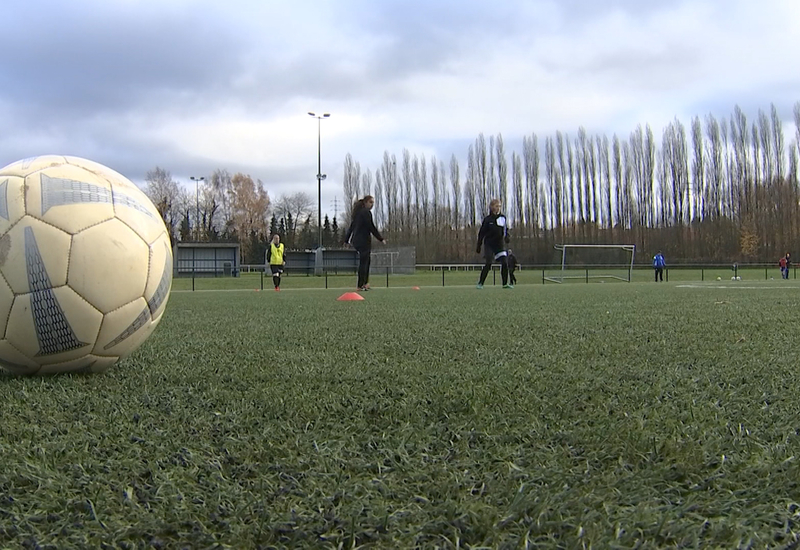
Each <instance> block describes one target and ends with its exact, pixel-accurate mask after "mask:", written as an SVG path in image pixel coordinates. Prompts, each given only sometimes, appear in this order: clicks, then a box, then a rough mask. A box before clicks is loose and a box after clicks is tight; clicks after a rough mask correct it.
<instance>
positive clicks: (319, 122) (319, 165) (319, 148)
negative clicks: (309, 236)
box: [308, 111, 331, 248]
mask: <svg viewBox="0 0 800 550" xmlns="http://www.w3.org/2000/svg"><path fill="white" fill-rule="evenodd" d="M308 114H309V116H313V117H314V118H316V119H317V206H318V214H319V221H318V222H317V224H318V225H319V227H318V229H319V236H318V237H317V239H318V240H317V248H322V180H324V179H325V178H326V177H328V176H326V175H325V174H323V173H322V119H323V118H328V117H329V116H331V114H330V113H323V114H322V115H321V116H319V115H317V114H316V113H312V112H311V111H309V112H308Z"/></svg>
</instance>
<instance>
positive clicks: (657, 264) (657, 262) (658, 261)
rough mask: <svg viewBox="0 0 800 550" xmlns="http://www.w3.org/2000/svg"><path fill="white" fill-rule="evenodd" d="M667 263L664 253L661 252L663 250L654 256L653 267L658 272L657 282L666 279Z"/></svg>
mask: <svg viewBox="0 0 800 550" xmlns="http://www.w3.org/2000/svg"><path fill="white" fill-rule="evenodd" d="M666 265H667V262H665V261H664V255H663V254H661V251H660V250H659V251H658V254H656V255H655V256H653V269H655V272H656V282H658V281H661V282H663V281H664V266H666Z"/></svg>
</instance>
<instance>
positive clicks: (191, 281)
mask: <svg viewBox="0 0 800 550" xmlns="http://www.w3.org/2000/svg"><path fill="white" fill-rule="evenodd" d="M629 267H630V265H629V264H605V265H584V266H572V268H571V269H569V277H565V278H564V284H576V283H577V284H581V283H584V284H589V283H598V282H601V283H603V282H609V283H611V282H614V281H619V280H620V279H621V278H622V277H621V276H620V274H621V273H624V274H625V276H626V278H627V274H628V269H629ZM482 268H483V264H464V263H442V264H417V265H416V270H415V271H414V273H413V274H400V273H397V272H396V271H393V269H392V267H391V266H387V267H384V268H381V270H382V272H381V270H377V271H376V270H373V271H372V286H381V287H384V286H385V287H394V286H397V287H400V286H428V287H431V286H463V285H474V284H475V283H476V282H477V281H478V271H480V269H482ZM240 270H241V274H240V277H238V278H228V279H227V281H226V280H225V279H223V278H220V279H217V280H215V279H210V280H209V279H208V278H207V277H203V276H202V275H201V274H198V276H197V277H193V276H189V277H184V278H180V279H176V280H175V281H173V285H174V288H176V289H178V290H197V289H200V290H202V289H208V290H213V289H242V290H245V289H253V290H263V289H264V288H265V287H270V286H271V274H270V270H269V266H266V265H263V264H261V265H259V264H249V265H247V264H245V265H241V266H240ZM614 270H618V271H617V273H616V274H615V273H614ZM355 273H356V266H352V267H350V266H344V267H343V266H333V267H330V268H327V267H326V268H325V269H323V270H322V271H321V273H319V275H317V276H314V275H315V269H314V268H313V267H312V266H297V267H296V268H294V269H287V270H285V272H284V274H283V277H284V280H285V283H286V287H289V288H292V287H293V288H350V287H354V286H355ZM559 274H563V272H562V269H561V265H560V264H544V265H542V264H534V265H524V266H520V267H519V268H518V269H517V272H516V277H517V281H518V284H525V285H531V284H540V285H541V284H552V279H553V277H554V276H556V277H557V276H558V275H559ZM788 276H789V277H788V278H790V279H795V280H796V279H797V268H796V267H794V266H792V267H791V268H790V270H789V273H788ZM780 278H781V272H780V270H779V268H778V266H777V265H773V264H763V263H753V264H733V265H731V264H676V265H671V266H667V267H665V269H664V282H668V281H673V282H703V281H705V282H713V281H722V280H727V281H730V280H731V279H734V280H745V281H757V280H762V281H764V280H770V279H780ZM195 279H196V280H195ZM265 279H266V281H267V282H266V283H265V282H264V281H265ZM567 279H568V280H567ZM653 280H654V270H653V268H652V267H649V266H646V265H640V266H635V267H634V269H633V270H632V271H631V277H630V279H629V281H630V282H639V283H643V282H648V281H650V282H652V281H653ZM500 283H501V277H500V267H499V266H498V265H496V264H495V265H493V266H492V270H491V272H490V273H489V275H488V277H487V280H486V284H487V285H490V286H491V285H499V284H500Z"/></svg>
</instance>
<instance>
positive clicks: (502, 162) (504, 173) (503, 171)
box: [494, 134, 513, 216]
mask: <svg viewBox="0 0 800 550" xmlns="http://www.w3.org/2000/svg"><path fill="white" fill-rule="evenodd" d="M494 145H495V152H496V161H497V184H498V188H499V189H498V193H499V197H500V200H501V201H502V202H503V208H504V209H507V212H508V211H509V210H510V209H508V207H509V206H510V205H509V204H508V161H507V160H506V146H505V144H504V143H503V135H502V134H498V135H497V139H496V140H495V142H494ZM512 216H513V214H512Z"/></svg>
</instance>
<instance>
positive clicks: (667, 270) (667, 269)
mask: <svg viewBox="0 0 800 550" xmlns="http://www.w3.org/2000/svg"><path fill="white" fill-rule="evenodd" d="M664 271H666V272H667V282H669V268H666V269H665V270H664Z"/></svg>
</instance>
